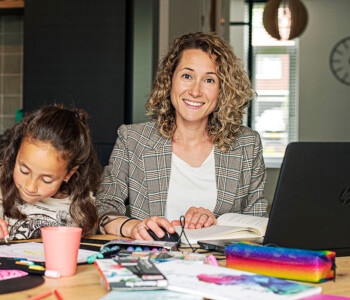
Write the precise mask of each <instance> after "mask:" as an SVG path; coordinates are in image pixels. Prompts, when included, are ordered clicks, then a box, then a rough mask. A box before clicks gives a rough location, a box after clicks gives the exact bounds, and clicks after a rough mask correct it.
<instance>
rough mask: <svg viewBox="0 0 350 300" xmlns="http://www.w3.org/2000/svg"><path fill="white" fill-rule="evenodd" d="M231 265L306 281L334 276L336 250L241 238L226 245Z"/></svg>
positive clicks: (227, 260)
mask: <svg viewBox="0 0 350 300" xmlns="http://www.w3.org/2000/svg"><path fill="white" fill-rule="evenodd" d="M225 253H226V264H227V267H228V268H232V269H237V270H242V271H247V272H252V273H256V274H261V275H266V276H273V277H279V278H284V279H291V280H300V281H307V282H321V281H325V280H329V279H335V256H336V254H335V252H333V251H313V250H302V249H291V248H281V247H269V246H261V245H256V244H252V243H247V242H242V243H237V244H233V245H230V246H228V247H226V248H225Z"/></svg>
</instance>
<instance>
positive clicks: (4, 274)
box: [0, 270, 28, 281]
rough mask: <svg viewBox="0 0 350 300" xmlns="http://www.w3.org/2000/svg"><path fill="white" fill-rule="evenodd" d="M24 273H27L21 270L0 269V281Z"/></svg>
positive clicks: (20, 275)
mask: <svg viewBox="0 0 350 300" xmlns="http://www.w3.org/2000/svg"><path fill="white" fill-rule="evenodd" d="M26 275H28V273H27V272H24V271H21V270H0V281H2V280H7V279H12V278H18V277H22V276H26Z"/></svg>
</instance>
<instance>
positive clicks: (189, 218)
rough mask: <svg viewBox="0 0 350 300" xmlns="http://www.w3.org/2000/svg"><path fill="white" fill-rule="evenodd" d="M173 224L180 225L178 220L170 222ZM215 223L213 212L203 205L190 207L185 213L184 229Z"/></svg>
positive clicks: (198, 227)
mask: <svg viewBox="0 0 350 300" xmlns="http://www.w3.org/2000/svg"><path fill="white" fill-rule="evenodd" d="M171 224H172V225H173V226H180V225H181V224H180V220H174V221H172V222H171ZM215 224H216V218H215V216H214V214H213V213H212V212H211V211H210V210H209V209H205V208H203V207H194V206H192V207H190V208H189V210H188V211H187V212H186V214H185V229H200V228H202V227H209V226H211V225H215Z"/></svg>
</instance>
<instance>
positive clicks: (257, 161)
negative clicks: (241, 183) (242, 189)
mask: <svg viewBox="0 0 350 300" xmlns="http://www.w3.org/2000/svg"><path fill="white" fill-rule="evenodd" d="M254 134H255V135H256V138H255V144H254V151H253V160H252V173H251V181H250V187H249V192H248V203H247V205H246V207H245V208H244V210H243V211H242V213H244V214H251V215H255V216H264V217H267V206H268V201H267V200H266V199H265V198H264V188H265V182H266V173H265V163H264V158H263V148H262V144H261V139H260V135H259V133H258V132H256V131H254Z"/></svg>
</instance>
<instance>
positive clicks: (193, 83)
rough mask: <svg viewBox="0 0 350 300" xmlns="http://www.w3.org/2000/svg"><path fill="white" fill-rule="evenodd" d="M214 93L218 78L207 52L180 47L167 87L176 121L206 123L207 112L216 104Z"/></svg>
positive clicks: (215, 93) (217, 91)
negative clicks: (179, 53) (169, 85)
mask: <svg viewBox="0 0 350 300" xmlns="http://www.w3.org/2000/svg"><path fill="white" fill-rule="evenodd" d="M214 58H215V57H214ZM218 95H219V77H218V76H217V74H216V66H215V63H214V62H213V61H212V60H211V59H210V57H209V55H208V54H207V53H205V52H204V51H202V50H199V49H188V50H184V51H183V52H182V57H181V59H180V62H179V64H178V65H177V67H176V69H175V72H174V75H173V78H172V87H171V103H172V104H173V106H174V108H175V110H176V124H177V125H179V124H181V123H190V124H192V123H193V124H202V123H203V124H205V125H206V124H207V123H208V116H209V114H210V113H211V112H212V111H213V110H214V109H215V107H216V104H217V102H218Z"/></svg>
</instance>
